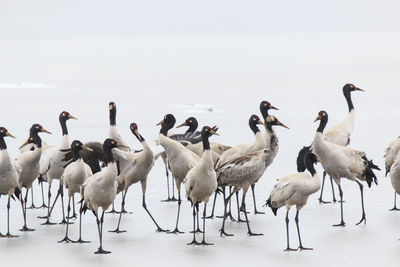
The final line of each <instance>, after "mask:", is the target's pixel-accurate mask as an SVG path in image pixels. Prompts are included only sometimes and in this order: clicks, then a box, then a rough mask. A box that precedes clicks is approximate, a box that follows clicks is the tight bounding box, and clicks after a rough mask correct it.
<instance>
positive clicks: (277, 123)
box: [276, 121, 289, 129]
mask: <svg viewBox="0 0 400 267" xmlns="http://www.w3.org/2000/svg"><path fill="white" fill-rule="evenodd" d="M276 125H279V126H282V127H283V128H286V129H289V127H287V126H286V125H285V124H283V123H282V122H280V121H277V122H276Z"/></svg>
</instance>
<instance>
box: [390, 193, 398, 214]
mask: <svg viewBox="0 0 400 267" xmlns="http://www.w3.org/2000/svg"><path fill="white" fill-rule="evenodd" d="M396 195H397V193H396V191H394V206H393V208H391V209H390V211H399V210H400V209H399V208H397V207H396V197H397V196H396Z"/></svg>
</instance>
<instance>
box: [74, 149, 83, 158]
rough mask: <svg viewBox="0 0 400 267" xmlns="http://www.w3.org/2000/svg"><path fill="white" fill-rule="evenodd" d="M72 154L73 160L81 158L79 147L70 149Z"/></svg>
mask: <svg viewBox="0 0 400 267" xmlns="http://www.w3.org/2000/svg"><path fill="white" fill-rule="evenodd" d="M72 156H73V157H74V161H76V160H78V159H80V158H82V157H81V154H80V153H79V149H72Z"/></svg>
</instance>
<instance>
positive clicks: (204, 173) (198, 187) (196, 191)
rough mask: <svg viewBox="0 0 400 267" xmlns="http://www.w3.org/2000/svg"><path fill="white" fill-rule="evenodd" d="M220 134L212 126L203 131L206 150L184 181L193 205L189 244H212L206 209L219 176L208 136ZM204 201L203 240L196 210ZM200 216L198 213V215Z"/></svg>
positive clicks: (188, 197)
mask: <svg viewBox="0 0 400 267" xmlns="http://www.w3.org/2000/svg"><path fill="white" fill-rule="evenodd" d="M213 134H214V135H218V134H217V133H216V132H215V131H214V130H213V129H212V128H210V127H208V126H205V127H203V129H202V131H201V138H202V143H203V149H204V152H203V154H202V156H201V158H200V161H199V162H198V163H197V164H196V165H195V166H194V167H193V168H192V169H191V170H189V171H188V173H187V174H186V177H185V180H184V183H185V189H186V197H187V199H188V200H189V201H190V202H191V204H192V207H193V240H192V242H190V243H188V245H212V244H211V243H207V242H206V241H205V233H206V229H205V225H206V221H205V219H206V209H207V203H208V200H209V199H210V196H211V195H212V193H213V192H214V191H215V190H216V189H217V186H218V185H217V176H216V173H215V170H214V161H213V158H212V153H211V152H212V151H211V149H210V143H209V140H208V138H209V137H210V136H211V135H213ZM201 202H204V210H203V240H202V242H200V243H199V242H197V241H196V210H197V213H198V212H199V207H198V206H199V204H200V203H201ZM197 217H198V215H197Z"/></svg>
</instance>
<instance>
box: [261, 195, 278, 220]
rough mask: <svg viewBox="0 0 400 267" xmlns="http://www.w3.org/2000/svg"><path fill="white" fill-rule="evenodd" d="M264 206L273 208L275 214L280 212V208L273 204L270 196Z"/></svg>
mask: <svg viewBox="0 0 400 267" xmlns="http://www.w3.org/2000/svg"><path fill="white" fill-rule="evenodd" d="M264 206H269V207H270V208H271V210H272V212H273V213H274V215H275V216H276V214H277V213H278V209H277V208H274V207H272V206H271V198H268V199H267V201H266V202H265V205H264Z"/></svg>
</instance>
